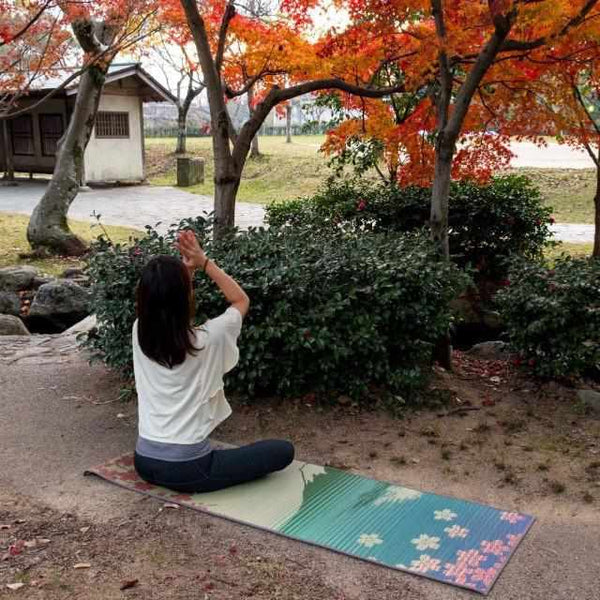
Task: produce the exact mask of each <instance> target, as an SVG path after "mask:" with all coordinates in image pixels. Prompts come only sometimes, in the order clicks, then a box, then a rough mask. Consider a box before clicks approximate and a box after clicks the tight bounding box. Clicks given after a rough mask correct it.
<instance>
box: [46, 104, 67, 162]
mask: <svg viewBox="0 0 600 600" xmlns="http://www.w3.org/2000/svg"><path fill="white" fill-rule="evenodd" d="M63 130H64V128H63V118H62V115H60V114H42V115H40V134H41V139H42V154H43V155H44V156H54V155H55V154H56V151H57V150H58V141H59V140H60V138H61V137H62V134H63Z"/></svg>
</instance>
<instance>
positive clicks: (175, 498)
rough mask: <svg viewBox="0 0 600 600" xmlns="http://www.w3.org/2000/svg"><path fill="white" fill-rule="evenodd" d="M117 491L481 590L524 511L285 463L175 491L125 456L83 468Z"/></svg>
mask: <svg viewBox="0 0 600 600" xmlns="http://www.w3.org/2000/svg"><path fill="white" fill-rule="evenodd" d="M86 474H94V475H98V476H99V477H102V478H104V479H106V480H107V481H110V482H112V483H116V484H117V485H120V486H122V487H125V488H127V489H130V490H133V491H136V492H141V493H143V494H148V495H149V496H154V497H156V498H160V499H161V500H163V501H166V502H175V503H177V504H181V505H182V506H187V507H189V508H193V509H195V510H199V511H202V512H206V513H210V514H214V515H218V516H220V517H224V518H226V519H230V520H232V521H236V522H239V523H244V524H247V525H251V526H253V527H258V528H261V529H266V530H269V531H273V532H275V533H278V534H280V535H284V536H287V537H290V538H294V539H297V540H300V541H303V542H308V543H310V544H316V545H318V546H322V547H324V548H328V549H330V550H334V551H336V552H341V553H344V554H348V555H350V556H353V557H356V558H360V559H363V560H367V561H372V562H374V563H377V564H380V565H384V566H386V567H391V568H393V569H399V570H401V571H408V572H409V573H414V574H417V575H422V576H424V577H428V578H430V579H435V580H437V581H442V582H444V583H450V584H452V585H456V586H460V587H464V588H467V589H470V590H474V591H477V592H480V593H482V594H487V593H488V592H489V591H490V589H491V588H492V586H493V585H494V582H495V581H496V579H497V578H498V576H499V575H500V573H501V571H502V569H503V568H504V567H505V566H506V563H507V562H508V560H509V559H510V557H511V555H512V554H513V552H514V551H515V550H516V548H517V546H518V545H519V543H520V541H521V540H522V539H523V537H524V536H525V534H526V533H527V531H528V529H529V528H530V527H531V525H532V523H533V521H534V519H533V517H530V516H528V515H524V514H520V513H516V512H510V511H503V510H498V509H495V508H491V507H490V506H484V505H482V504H476V503H474V502H467V501H465V500H458V499H456V498H449V497H446V496H438V495H436V494H428V493H425V492H419V491H417V490H412V489H409V488H405V487H402V486H399V485H391V484H389V483H385V482H382V481H375V480H373V479H367V478H366V477H361V476H360V475H353V474H351V473H347V472H345V471H340V470H338V469H333V468H329V467H320V466H317V465H311V464H307V463H302V462H294V463H292V464H291V465H290V466H289V467H288V468H287V469H285V470H284V471H281V472H279V473H274V474H272V475H269V476H268V477H265V478H263V479H261V480H259V481H254V482H252V483H246V484H243V485H239V486H236V487H232V488H229V489H227V490H222V491H218V492H211V493H209V494H194V495H188V494H179V493H177V492H173V491H170V490H167V489H165V488H161V487H157V486H154V485H150V484H148V483H146V482H144V481H142V480H141V479H140V478H139V477H138V475H137V473H136V472H135V470H134V468H133V456H132V455H131V454H128V455H126V456H122V457H120V458H116V459H114V460H111V461H110V462H108V463H106V464H104V465H101V466H99V467H95V468H93V469H90V470H89V471H86Z"/></svg>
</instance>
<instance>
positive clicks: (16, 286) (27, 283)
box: [0, 265, 38, 292]
mask: <svg viewBox="0 0 600 600" xmlns="http://www.w3.org/2000/svg"><path fill="white" fill-rule="evenodd" d="M36 277H38V270H37V269H36V268H35V267H30V266H27V265H23V266H17V267H4V268H2V269H0V292H18V291H20V290H30V289H31V288H32V287H33V283H34V281H35V279H36Z"/></svg>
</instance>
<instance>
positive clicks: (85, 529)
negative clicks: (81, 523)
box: [79, 525, 90, 533]
mask: <svg viewBox="0 0 600 600" xmlns="http://www.w3.org/2000/svg"><path fill="white" fill-rule="evenodd" d="M89 530H90V526H89V525H88V526H87V527H80V528H79V531H81V533H87V532H88V531H89Z"/></svg>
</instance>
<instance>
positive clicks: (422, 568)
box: [409, 554, 440, 573]
mask: <svg viewBox="0 0 600 600" xmlns="http://www.w3.org/2000/svg"><path fill="white" fill-rule="evenodd" d="M409 568H410V570H411V571H414V572H415V573H427V572H428V571H439V570H440V561H439V560H438V559H437V558H431V556H429V554H421V556H420V557H419V559H418V560H413V561H412V562H411V563H410V567H409Z"/></svg>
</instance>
